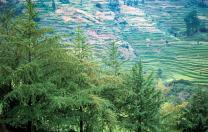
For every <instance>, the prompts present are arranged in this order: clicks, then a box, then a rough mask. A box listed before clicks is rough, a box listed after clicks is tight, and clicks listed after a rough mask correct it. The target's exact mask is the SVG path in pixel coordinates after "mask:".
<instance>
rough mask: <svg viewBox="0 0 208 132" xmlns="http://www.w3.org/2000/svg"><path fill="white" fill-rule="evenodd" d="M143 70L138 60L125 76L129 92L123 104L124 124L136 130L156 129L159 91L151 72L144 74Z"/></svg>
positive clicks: (160, 99)
mask: <svg viewBox="0 0 208 132" xmlns="http://www.w3.org/2000/svg"><path fill="white" fill-rule="evenodd" d="M143 72H144V71H143V68H142V64H141V61H140V62H139V63H138V64H136V65H135V66H134V67H133V68H132V73H131V74H130V75H129V76H128V77H127V79H128V81H127V82H126V87H128V88H129V90H130V91H131V94H129V95H127V97H126V100H125V104H124V106H123V107H124V109H125V113H124V114H123V118H124V123H125V124H124V125H125V126H126V127H127V128H130V129H132V130H135V131H136V132H143V131H157V129H158V125H159V116H158V115H159V109H160V105H161V103H162V98H161V93H160V92H159V91H157V90H156V89H155V88H154V86H153V78H152V74H150V75H149V76H146V75H145V74H144V73H143Z"/></svg>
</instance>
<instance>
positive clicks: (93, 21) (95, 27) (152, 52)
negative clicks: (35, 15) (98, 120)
mask: <svg viewBox="0 0 208 132" xmlns="http://www.w3.org/2000/svg"><path fill="white" fill-rule="evenodd" d="M36 3H37V7H38V9H39V13H40V18H41V21H40V24H41V25H42V26H49V27H54V28H55V31H56V33H57V34H59V35H69V36H70V35H72V34H73V32H74V30H75V29H76V27H77V26H78V25H79V26H80V27H81V28H82V29H84V31H85V33H86V35H87V36H88V41H89V43H90V44H92V45H94V47H95V48H94V52H95V54H96V55H97V56H102V55H103V54H104V52H105V49H106V46H107V45H108V44H109V43H110V42H112V41H114V40H116V41H118V43H119V44H120V48H119V50H120V51H121V53H122V54H123V58H124V59H129V61H128V62H127V63H125V65H124V67H125V68H126V69H129V68H130V67H131V66H132V64H133V63H135V61H138V60H139V58H140V57H141V58H142V60H143V61H144V65H145V67H146V69H147V70H152V71H155V72H156V73H157V71H158V70H159V69H161V70H162V79H163V81H166V82H168V81H172V80H178V79H184V80H191V81H193V82H194V83H197V84H202V85H207V84H208V58H207V57H208V41H207V39H208V34H207V33H205V34H203V36H204V39H203V41H200V42H199V43H197V41H195V40H194V39H191V41H187V39H184V37H183V34H184V32H185V28H186V27H185V23H184V17H185V15H186V14H187V13H189V12H190V11H192V10H197V11H198V14H199V17H200V19H201V20H202V21H203V22H204V23H205V25H206V26H208V9H207V8H199V7H198V6H196V5H193V4H191V3H190V1H189V0H180V1H169V0H161V1H160V0H155V1H152V0H151V1H148V0H147V1H146V3H145V4H141V5H138V6H137V7H131V6H126V5H123V1H122V0H120V11H119V12H118V11H113V10H112V9H110V7H109V5H108V0H85V1H83V4H82V5H80V0H73V1H71V2H70V3H67V4H66V3H65V4H64V3H62V2H60V1H59V0H54V3H55V7H53V6H52V5H53V3H52V1H51V0H45V1H41V0H37V1H36ZM200 35H201V34H200ZM69 36H67V37H65V38H64V41H70V40H71V37H69ZM201 36H202V35H201Z"/></svg>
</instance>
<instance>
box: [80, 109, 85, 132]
mask: <svg viewBox="0 0 208 132" xmlns="http://www.w3.org/2000/svg"><path fill="white" fill-rule="evenodd" d="M80 113H81V115H80V122H79V127H80V132H84V122H83V115H82V113H83V110H82V106H81V107H80Z"/></svg>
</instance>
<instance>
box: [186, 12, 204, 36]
mask: <svg viewBox="0 0 208 132" xmlns="http://www.w3.org/2000/svg"><path fill="white" fill-rule="evenodd" d="M184 21H185V23H186V33H187V36H191V35H193V34H194V33H196V32H198V30H199V26H200V20H199V19H198V18H197V11H192V12H190V13H189V14H188V15H187V16H186V17H185V19H184Z"/></svg>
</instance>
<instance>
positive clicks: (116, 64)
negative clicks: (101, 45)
mask: <svg viewBox="0 0 208 132" xmlns="http://www.w3.org/2000/svg"><path fill="white" fill-rule="evenodd" d="M118 48H119V47H118V45H117V44H116V42H112V43H111V44H110V45H109V47H108V49H107V52H106V56H105V60H104V63H105V65H107V66H108V67H109V68H110V69H109V71H110V73H112V74H113V75H115V76H117V75H119V74H120V72H121V66H122V64H123V63H125V61H123V60H121V59H120V57H121V53H120V52H119V50H118Z"/></svg>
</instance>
